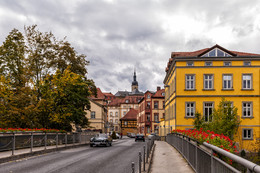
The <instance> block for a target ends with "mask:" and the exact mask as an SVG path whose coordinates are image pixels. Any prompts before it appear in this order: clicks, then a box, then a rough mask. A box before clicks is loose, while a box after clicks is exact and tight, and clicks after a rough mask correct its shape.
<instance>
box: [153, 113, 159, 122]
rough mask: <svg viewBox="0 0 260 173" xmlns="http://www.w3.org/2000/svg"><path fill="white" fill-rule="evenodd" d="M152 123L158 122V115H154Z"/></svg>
mask: <svg viewBox="0 0 260 173" xmlns="http://www.w3.org/2000/svg"><path fill="white" fill-rule="evenodd" d="M154 121H155V122H159V114H158V113H154Z"/></svg>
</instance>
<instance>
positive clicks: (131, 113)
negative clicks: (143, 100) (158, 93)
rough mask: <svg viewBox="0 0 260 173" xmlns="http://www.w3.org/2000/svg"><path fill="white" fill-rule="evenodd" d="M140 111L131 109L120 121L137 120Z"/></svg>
mask: <svg viewBox="0 0 260 173" xmlns="http://www.w3.org/2000/svg"><path fill="white" fill-rule="evenodd" d="M137 114H138V110H136V109H133V108H131V109H130V110H129V112H127V113H126V114H125V116H124V117H122V118H121V119H120V120H137Z"/></svg>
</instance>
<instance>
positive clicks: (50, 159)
mask: <svg viewBox="0 0 260 173" xmlns="http://www.w3.org/2000/svg"><path fill="white" fill-rule="evenodd" d="M144 144H145V143H144V142H135V141H134V139H133V138H125V139H119V140H117V141H115V142H113V144H112V147H93V148H91V147H90V146H89V145H87V146H84V147H79V148H73V149H67V150H63V151H58V152H53V153H48V154H44V155H40V156H37V157H30V158H25V159H21V160H17V161H13V162H9V163H3V164H0V173H60V172H62V173H78V172H80V173H81V172H82V173H131V163H132V162H135V166H136V168H135V170H138V169H137V166H138V152H139V151H143V146H144ZM142 154H143V152H142Z"/></svg>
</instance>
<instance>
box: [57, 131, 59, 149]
mask: <svg viewBox="0 0 260 173" xmlns="http://www.w3.org/2000/svg"><path fill="white" fill-rule="evenodd" d="M58 142H59V140H58V133H57V132H56V148H58Z"/></svg>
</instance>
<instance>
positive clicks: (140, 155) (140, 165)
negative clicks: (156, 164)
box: [139, 151, 142, 173]
mask: <svg viewBox="0 0 260 173" xmlns="http://www.w3.org/2000/svg"><path fill="white" fill-rule="evenodd" d="M141 162H142V154H141V151H139V173H141V172H142V170H141V167H142V164H141Z"/></svg>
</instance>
